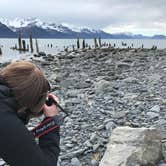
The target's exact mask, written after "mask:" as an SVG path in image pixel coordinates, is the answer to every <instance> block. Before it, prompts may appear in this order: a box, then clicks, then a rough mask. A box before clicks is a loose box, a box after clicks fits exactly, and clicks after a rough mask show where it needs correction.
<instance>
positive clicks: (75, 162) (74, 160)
mask: <svg viewBox="0 0 166 166" xmlns="http://www.w3.org/2000/svg"><path fill="white" fill-rule="evenodd" d="M71 165H72V166H82V164H81V162H80V161H79V159H78V158H72V159H71Z"/></svg>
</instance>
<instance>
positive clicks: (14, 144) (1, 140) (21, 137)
mask: <svg viewBox="0 0 166 166" xmlns="http://www.w3.org/2000/svg"><path fill="white" fill-rule="evenodd" d="M16 109H17V104H16V101H15V99H14V97H13V95H12V93H11V90H10V89H9V88H8V86H7V84H6V83H5V82H4V81H3V80H2V79H0V157H1V158H3V160H4V161H6V163H7V164H9V165H10V166H56V165H57V160H58V156H59V152H60V149H59V140H60V136H59V127H58V128H56V129H55V130H53V131H51V132H49V133H47V134H45V135H43V136H42V137H40V138H39V144H37V143H36V142H35V138H34V136H33V134H32V133H31V131H29V130H28V129H27V128H26V126H25V125H24V124H23V122H22V121H21V120H20V119H19V118H18V116H17V113H16Z"/></svg>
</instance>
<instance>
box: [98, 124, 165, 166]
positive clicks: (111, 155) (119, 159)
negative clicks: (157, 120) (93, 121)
mask: <svg viewBox="0 0 166 166" xmlns="http://www.w3.org/2000/svg"><path fill="white" fill-rule="evenodd" d="M161 158H162V155H161V137H160V131H158V130H156V129H152V128H151V129H148V128H137V129H135V128H130V127H117V128H116V129H115V130H114V131H113V133H112V135H111V137H110V142H109V144H108V145H107V150H106V152H105V154H104V157H103V158H102V160H101V162H100V166H109V165H111V166H117V165H121V163H123V166H128V165H133V166H136V165H138V166H139V165H156V162H158V161H159V160H160V159H161Z"/></svg>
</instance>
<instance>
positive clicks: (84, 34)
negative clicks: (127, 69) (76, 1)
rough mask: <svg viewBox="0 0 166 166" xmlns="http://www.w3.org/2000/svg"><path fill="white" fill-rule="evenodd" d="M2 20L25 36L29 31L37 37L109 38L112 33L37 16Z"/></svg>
mask: <svg viewBox="0 0 166 166" xmlns="http://www.w3.org/2000/svg"><path fill="white" fill-rule="evenodd" d="M0 22H2V23H3V24H5V25H6V26H7V27H8V28H9V29H11V30H12V31H13V32H15V33H18V32H21V33H22V34H23V36H24V37H27V36H29V33H30V32H32V33H34V35H35V37H44V38H45V37H49V38H76V37H81V38H94V37H99V36H101V35H102V36H103V37H104V38H105V37H106V38H108V36H109V35H110V34H108V33H105V32H104V31H102V30H95V29H91V28H88V27H75V26H71V25H69V24H59V25H57V24H55V23H46V22H43V21H41V20H40V19H37V18H27V19H23V18H15V19H14V20H8V19H4V18H1V19H0Z"/></svg>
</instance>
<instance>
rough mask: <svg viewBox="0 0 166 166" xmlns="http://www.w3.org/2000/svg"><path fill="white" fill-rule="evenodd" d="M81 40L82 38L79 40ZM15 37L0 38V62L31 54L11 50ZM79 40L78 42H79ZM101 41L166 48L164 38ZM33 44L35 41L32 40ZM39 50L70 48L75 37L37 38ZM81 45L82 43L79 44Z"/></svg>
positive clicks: (74, 41)
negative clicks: (0, 54)
mask: <svg viewBox="0 0 166 166" xmlns="http://www.w3.org/2000/svg"><path fill="white" fill-rule="evenodd" d="M25 41H26V43H27V44H29V39H25ZM80 41H81V42H82V40H80ZM85 41H86V43H88V44H90V45H92V46H93V45H94V40H92V39H87V40H85ZM17 42H18V40H17V39H2V38H1V39H0V46H3V47H2V52H3V55H2V56H0V62H5V61H15V60H18V59H28V58H30V57H31V56H32V55H31V53H30V52H29V53H28V52H26V53H19V52H18V51H16V50H11V49H10V47H13V46H15V44H17ZM81 42H80V43H81ZM102 42H107V43H111V44H112V45H113V44H114V43H115V44H116V47H120V48H121V47H122V44H121V43H122V42H125V43H127V46H131V45H132V43H133V45H134V47H135V48H138V47H141V45H142V44H143V45H144V47H145V48H151V47H152V46H153V45H156V46H157V47H158V48H159V49H163V48H166V40H147V39H143V40H138V39H103V40H102ZM48 44H49V46H50V44H52V45H53V47H52V48H51V47H48ZM34 45H35V41H34ZM38 45H39V50H40V51H44V52H45V53H47V54H57V53H59V52H61V51H63V50H64V46H66V47H67V46H68V47H69V49H72V45H76V40H75V39H38ZM80 45H82V44H80Z"/></svg>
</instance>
